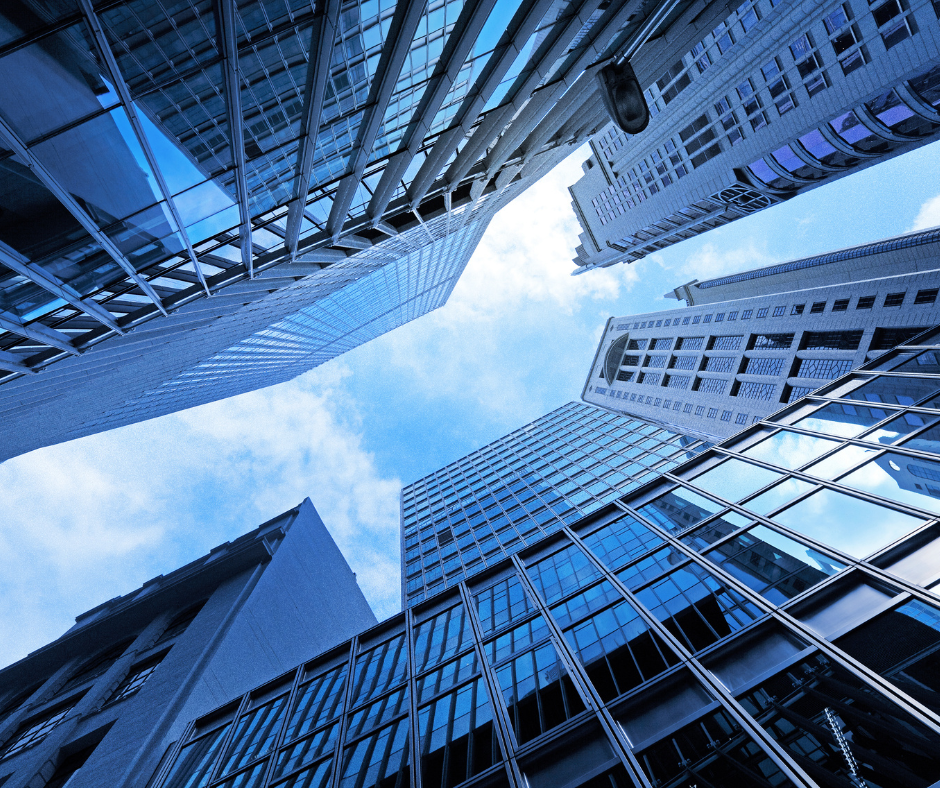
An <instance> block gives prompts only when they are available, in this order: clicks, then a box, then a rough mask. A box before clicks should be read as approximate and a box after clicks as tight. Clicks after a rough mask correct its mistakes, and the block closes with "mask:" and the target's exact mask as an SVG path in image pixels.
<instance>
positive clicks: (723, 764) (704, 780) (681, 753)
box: [637, 709, 793, 788]
mask: <svg viewBox="0 0 940 788" xmlns="http://www.w3.org/2000/svg"><path fill="white" fill-rule="evenodd" d="M637 759H638V760H639V762H640V764H641V766H642V767H643V770H644V771H645V772H646V774H647V775H648V776H649V778H650V779H651V780H652V781H653V785H656V786H661V788H688V787H689V786H706V785H707V786H722V787H724V786H742V788H743V787H744V786H747V788H751V786H753V788H758V786H761V788H766V787H767V786H772V787H773V788H789V787H790V786H792V785H793V783H791V782H790V781H789V780H788V779H787V778H786V777H785V776H784V774H783V773H782V772H781V771H780V769H779V768H778V767H777V765H776V764H775V763H774V762H773V761H772V760H771V759H770V756H769V755H767V753H766V752H764V750H762V749H761V748H760V747H759V746H758V745H757V744H756V743H755V742H754V740H753V739H751V737H750V736H748V735H747V734H746V733H744V732H743V731H742V730H741V726H740V725H738V723H737V722H736V721H735V720H734V719H733V718H732V717H731V715H730V714H728V713H727V712H726V711H724V710H722V709H718V710H716V711H712V712H709V713H708V714H706V715H705V716H704V717H702V718H700V719H698V720H696V721H695V722H692V723H690V724H689V725H686V726H685V727H683V728H680V729H679V730H677V731H675V732H674V733H671V734H670V735H669V736H666V737H664V738H663V739H662V740H660V741H659V742H657V743H656V744H653V745H651V746H650V747H647V748H646V749H644V750H642V751H640V752H638V753H637Z"/></svg>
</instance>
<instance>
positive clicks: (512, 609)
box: [474, 575, 535, 637]
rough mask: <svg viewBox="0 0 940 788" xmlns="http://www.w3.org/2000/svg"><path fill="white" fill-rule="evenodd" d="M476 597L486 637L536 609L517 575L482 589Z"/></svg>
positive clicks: (478, 612) (478, 613)
mask: <svg viewBox="0 0 940 788" xmlns="http://www.w3.org/2000/svg"><path fill="white" fill-rule="evenodd" d="M474 599H476V603H477V615H479V617H480V626H481V628H482V630H483V636H484V637H485V636H486V635H489V634H491V633H493V632H495V631H496V630H498V629H501V628H502V627H504V626H505V625H506V624H509V623H510V622H512V621H518V620H519V619H520V618H523V617H524V616H525V615H526V614H528V613H529V612H530V611H532V610H534V609H535V608H534V607H533V605H532V603H531V602H530V601H529V598H528V597H527V596H526V593H525V590H524V589H523V588H522V584H521V583H520V582H519V578H518V577H516V576H515V575H513V576H512V577H509V578H507V579H506V580H502V581H500V582H499V583H496V585H493V586H490V587H489V588H487V589H486V590H485V591H481V592H480V593H479V594H477V595H476V596H475V597H474Z"/></svg>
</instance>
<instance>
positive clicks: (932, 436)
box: [888, 413, 940, 454]
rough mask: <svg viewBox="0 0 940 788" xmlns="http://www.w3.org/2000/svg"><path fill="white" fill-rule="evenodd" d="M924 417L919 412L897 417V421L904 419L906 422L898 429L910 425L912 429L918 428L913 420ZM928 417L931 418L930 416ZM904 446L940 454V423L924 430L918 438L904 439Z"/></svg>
mask: <svg viewBox="0 0 940 788" xmlns="http://www.w3.org/2000/svg"><path fill="white" fill-rule="evenodd" d="M924 418H925V417H924V416H922V415H921V414H919V413H905V414H904V416H902V417H901V419H897V421H901V420H903V421H904V424H902V425H899V426H898V431H899V432H900V430H901V429H903V428H904V427H905V426H910V427H911V429H916V427H914V426H913V425H912V424H911V422H912V421H922V420H923V419H924ZM927 418H928V419H929V417H927ZM892 424H893V422H892ZM888 426H891V425H888ZM904 448H905V449H914V450H916V451H927V452H930V453H931V454H940V425H937V426H935V427H931V428H930V429H929V430H924V431H923V432H922V433H921V434H920V435H918V436H917V437H916V438H911V439H910V440H907V441H904Z"/></svg>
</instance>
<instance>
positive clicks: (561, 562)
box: [526, 544, 601, 604]
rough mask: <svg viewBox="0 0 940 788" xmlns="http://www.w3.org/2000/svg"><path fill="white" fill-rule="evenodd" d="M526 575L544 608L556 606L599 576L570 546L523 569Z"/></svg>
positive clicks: (578, 549) (586, 558) (578, 550)
mask: <svg viewBox="0 0 940 788" xmlns="http://www.w3.org/2000/svg"><path fill="white" fill-rule="evenodd" d="M526 572H527V573H528V575H529V577H531V578H532V584H533V585H534V586H535V588H536V589H537V590H538V592H539V593H540V594H542V597H543V598H544V599H545V601H546V602H547V603H548V604H552V603H553V602H557V601H558V600H559V599H562V598H563V597H566V596H568V594H571V593H573V592H575V591H577V590H578V589H579V588H583V587H584V586H585V585H587V584H588V583H590V582H591V581H592V580H596V579H597V578H599V577H600V576H601V573H600V572H599V571H598V570H597V568H596V567H595V566H594V564H592V563H591V561H590V559H589V558H588V557H587V556H586V555H585V554H584V553H583V552H582V550H581V549H580V548H579V547H578V546H577V545H574V544H573V545H569V546H568V547H566V548H565V549H564V550H559V551H558V552H557V553H555V554H553V555H550V556H549V557H548V558H543V559H542V560H541V561H539V562H538V563H535V564H532V565H531V566H528V567H526Z"/></svg>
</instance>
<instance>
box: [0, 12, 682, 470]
mask: <svg viewBox="0 0 940 788" xmlns="http://www.w3.org/2000/svg"><path fill="white" fill-rule="evenodd" d="M633 6H634V4H632V3H630V2H627V0H618V1H617V2H613V3H609V4H605V5H601V4H600V3H599V2H597V0H592V2H588V3H586V4H585V3H582V2H572V3H568V4H564V3H562V4H559V3H555V2H552V1H551V0H541V1H540V2H537V3H534V4H520V3H519V2H518V0H484V2H470V3H453V2H451V3H447V2H445V1H444V0H439V1H435V2H432V3H430V4H424V3H416V2H407V1H403V2H400V3H394V4H393V3H387V4H384V5H382V6H381V7H379V5H377V4H375V3H373V2H354V3H348V4H346V5H343V4H341V3H339V2H337V1H336V0H330V1H329V2H327V3H325V4H314V3H311V2H309V0H296V1H293V0H292V1H291V2H288V1H287V0H271V1H270V2H264V3H260V4H249V5H238V4H236V3H234V2H232V0H218V2H215V3H211V2H195V0H194V2H182V3H178V4H176V5H174V6H173V7H172V8H170V7H166V6H164V5H160V4H157V5H154V4H153V3H151V2H146V1H145V0H121V2H117V3H106V4H103V5H102V4H100V3H98V4H96V3H93V2H92V1H91V0H81V1H80V2H78V3H76V4H68V3H62V2H58V0H40V1H39V2H26V0H12V1H11V2H10V3H6V4H5V5H4V8H3V10H2V11H0V168H2V171H3V174H4V177H3V178H2V179H0V183H2V185H0V207H2V213H0V332H2V333H0V384H2V388H3V389H6V390H7V392H6V393H5V396H4V401H3V403H2V405H0V407H2V409H3V413H4V423H5V424H11V420H15V419H16V418H17V416H16V414H17V413H23V412H25V416H24V419H25V420H24V421H23V422H22V423H21V424H20V425H19V426H11V430H12V431H13V434H14V435H16V434H24V435H30V436H31V437H29V439H28V440H27V441H26V442H25V443H20V442H17V440H12V441H11V443H10V444H9V448H6V446H5V447H4V449H3V450H2V451H0V457H5V456H10V454H12V453H16V452H19V451H25V450H27V449H28V448H32V447H35V446H41V445H45V444H48V443H51V442H54V441H58V440H65V439H67V438H69V437H75V436H77V435H81V434H87V432H89V431H95V430H100V429H105V428H107V427H108V426H111V425H116V424H122V423H127V422H128V421H129V420H130V421H134V420H139V419H142V418H147V417H149V416H153V415H159V414H160V413H163V412H167V410H171V409H174V408H179V407H186V406H188V405H193V404H198V403H199V402H205V401H207V400H209V399H213V398H217V397H218V396H223V395H229V394H232V393H236V392H238V391H245V390H249V389H251V388H256V387H258V386H260V385H264V384H265V383H267V382H276V381H278V380H283V379H285V378H286V377H289V376H291V375H295V374H297V373H298V372H299V371H301V370H302V369H305V368H309V367H310V366H312V365H313V364H315V363H319V362H320V361H322V360H324V359H326V358H331V357H333V356H335V355H336V354H337V353H339V352H342V350H344V349H346V348H348V347H350V346H354V345H355V343H356V342H357V341H364V340H365V339H367V338H369V337H370V336H374V335H375V334H376V333H380V332H381V331H382V330H387V329H388V328H390V327H393V326H394V325H397V324H400V322H402V321H404V320H406V319H410V318H412V317H414V316H416V315H419V314H421V313H422V312H423V311H426V310H427V309H430V308H433V307H434V306H437V305H439V304H440V303H442V302H443V299H444V298H446V291H447V287H446V286H445V287H444V288H443V292H442V291H441V290H440V288H438V290H435V287H437V286H438V284H439V283H443V282H445V281H446V280H448V279H451V280H452V279H453V278H454V276H455V275H456V274H457V273H459V269H460V267H461V264H462V263H463V262H465V261H466V258H467V257H468V256H469V254H470V252H471V251H472V245H473V243H475V241H476V240H477V239H478V238H479V235H480V234H481V233H482V231H483V229H484V228H485V226H486V221H487V220H488V218H489V216H491V214H492V211H494V210H496V209H497V208H498V206H499V205H500V199H502V200H505V199H508V198H510V197H511V196H512V195H514V194H517V193H519V192H520V191H521V190H522V189H524V188H525V187H526V186H528V185H530V184H531V183H532V182H533V181H534V180H535V179H537V178H538V177H539V176H540V175H541V174H543V173H544V172H545V171H546V170H547V169H549V168H550V167H551V166H552V165H553V164H554V163H557V162H558V161H559V160H560V159H561V158H562V157H563V156H564V155H565V154H566V153H567V152H568V150H569V146H570V145H572V144H574V143H577V142H579V141H581V140H583V139H585V138H586V137H587V136H588V135H589V134H590V133H592V132H593V131H595V130H596V129H598V128H600V126H601V125H602V124H603V123H604V122H605V121H604V110H603V107H602V106H601V104H600V102H599V101H598V100H597V94H596V92H595V88H594V82H593V75H594V73H595V72H596V71H597V69H598V68H599V67H600V64H602V63H603V62H604V61H605V60H606V59H607V58H608V57H609V55H610V53H612V52H614V51H617V50H619V49H620V48H622V47H623V46H624V45H626V44H627V43H629V42H630V41H631V40H634V39H636V38H638V37H642V36H649V35H650V34H651V33H652V32H653V31H655V30H656V29H657V27H656V26H657V25H660V24H663V25H668V23H669V21H670V19H669V17H668V15H664V8H663V7H661V6H660V4H655V3H654V4H649V5H645V6H643V7H642V8H634V7H633ZM471 213H472V217H471ZM458 214H462V215H458ZM461 229H462V232H463V236H464V237H462V238H460V239H455V240H454V241H453V242H449V241H443V237H444V236H445V235H447V233H448V232H451V231H456V230H461ZM452 244H453V245H456V247H458V248H453V247H452V246H451V245H452ZM425 246H427V247H428V250H429V251H428V252H427V254H426V256H425V257H423V258H422V260H421V261H420V264H419V263H416V262H415V259H414V258H413V257H412V258H411V259H406V258H409V256H411V255H416V254H417V253H418V248H419V247H425ZM419 256H420V255H419ZM454 258H456V259H457V264H456V265H453V263H454ZM388 265H397V266H398V268H397V269H392V270H389V271H386V272H385V273H384V274H379V275H377V276H376V275H375V274H376V272H377V271H378V270H379V269H381V268H382V267H383V266H388ZM416 266H418V267H419V269H420V271H419V275H418V278H419V279H422V280H427V281H430V282H432V283H433V285H432V286H431V287H430V288H429V289H428V290H427V291H426V292H425V291H421V290H418V291H414V290H413V289H410V288H409V287H406V286H401V285H402V282H403V279H402V277H403V276H404V274H403V273H402V270H403V269H408V270H410V271H414V269H415V267H416ZM383 277H384V278H385V279H387V280H388V281H387V288H388V289H387V290H385V291H382V290H381V288H380V287H378V286H377V284H376V281H377V280H379V279H382V278H383ZM363 279H370V280H371V281H370V282H369V283H364V284H360V282H361V281H362V280H363ZM357 285H359V286H358V287H357ZM370 289H371V290H372V293H371V294H370V297H369V298H363V297H362V291H363V290H370ZM304 310H312V312H313V313H314V315H315V317H314V320H313V324H312V325H309V326H307V323H306V322H305V317H304V315H306V316H307V317H309V314H308V313H307V312H305V311H304ZM317 313H319V314H321V315H322V314H324V313H330V314H332V315H337V314H339V313H343V314H342V317H341V319H336V320H335V321H334V324H333V325H331V326H330V327H329V329H328V330H327V329H323V328H322V327H321V326H318V325H316V323H317V321H318V320H322V318H321V317H316V314H317ZM393 315H394V317H392V316H393ZM284 321H289V322H291V323H292V324H293V325H292V327H291V330H289V331H287V332H286V333H287V334H288V335H289V336H287V337H282V338H281V339H282V342H281V344H280V345H277V344H272V340H271V338H272V336H273V335H274V334H277V333H278V332H279V331H280V329H281V328H283V325H279V328H278V329H273V328H272V326H274V325H275V324H282V323H283V322H284ZM305 326H307V327H306V328H305ZM265 330H267V331H268V333H266V334H265V333H259V332H264V331H265ZM250 337H251V338H253V339H249V338H250ZM244 343H248V344H253V345H254V346H255V347H257V346H259V345H261V344H266V346H267V347H268V348H277V350H278V352H277V354H276V356H275V355H274V352H273V351H269V352H268V354H267V356H266V357H265V360H264V362H263V366H261V365H257V366H256V367H255V368H254V369H253V370H251V371H250V373H249V374H246V370H245V365H244V364H243V363H242V362H241V361H238V362H236V361H233V357H236V356H238V357H241V358H244V357H245V356H246V350H245V344H244ZM220 354H221V355H222V356H224V357H225V361H224V362H223V363H219V356H220ZM250 358H251V363H254V361H255V360H256V359H257V355H255V356H251V357H250ZM57 367H59V368H61V370H60V371H58V372H57V374H56V375H52V374H51V373H52V371H53V370H55V369H56V368H57ZM209 369H212V370H213V372H212V373H211V374H210V373H209V372H208V371H207V370H209ZM47 370H48V371H47ZM40 372H43V374H41V375H40V374H38V373H40ZM44 378H45V381H44ZM194 378H195V379H198V385H196V384H194V383H193V382H192V381H193V379H194ZM213 390H214V392H215V393H213ZM166 395H169V396H166ZM59 397H64V399H61V400H60V399H59ZM164 398H165V399H166V402H165V403H163V404H161V400H163V399H164ZM39 408H41V409H42V417H40V416H37V415H36V414H35V411H36V410H37V409H39Z"/></svg>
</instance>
